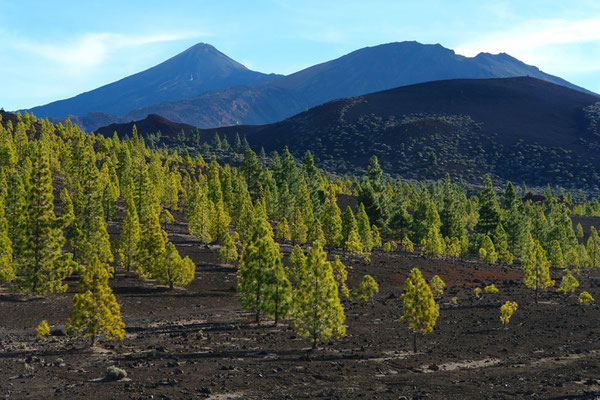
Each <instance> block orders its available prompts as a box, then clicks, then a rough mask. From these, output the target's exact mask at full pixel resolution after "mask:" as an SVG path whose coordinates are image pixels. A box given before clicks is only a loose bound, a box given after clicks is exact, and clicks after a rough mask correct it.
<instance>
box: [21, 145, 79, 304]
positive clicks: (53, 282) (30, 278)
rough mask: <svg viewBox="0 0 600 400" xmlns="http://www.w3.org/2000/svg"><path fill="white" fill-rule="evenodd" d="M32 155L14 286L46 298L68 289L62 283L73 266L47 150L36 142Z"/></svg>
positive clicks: (27, 292)
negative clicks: (57, 210) (66, 249)
mask: <svg viewBox="0 0 600 400" xmlns="http://www.w3.org/2000/svg"><path fill="white" fill-rule="evenodd" d="M30 154H31V160H32V169H31V175H30V177H29V180H28V185H27V194H26V197H25V199H24V200H25V206H24V207H23V213H24V217H25V218H24V221H23V222H24V223H23V226H21V227H20V228H21V229H22V231H21V232H20V233H19V236H20V237H22V239H23V240H22V241H17V243H16V244H17V245H18V247H17V248H13V256H14V258H13V261H14V265H15V275H16V276H15V279H14V281H13V282H14V284H15V286H16V288H17V290H19V291H20V292H23V293H26V294H31V295H41V296H44V295H46V294H48V293H51V292H53V291H57V292H62V291H65V290H66V289H67V285H64V284H63V280H64V279H65V278H66V277H67V276H68V275H70V274H71V272H72V268H73V265H72V264H71V262H70V260H69V257H68V256H66V255H63V254H62V251H61V250H62V246H63V243H64V236H63V232H62V230H61V229H60V228H61V227H60V224H59V223H58V221H59V219H58V218H57V217H56V215H55V214H54V195H53V187H52V175H51V173H50V164H49V163H50V160H49V157H48V153H47V150H46V149H45V148H44V146H43V145H42V143H41V142H34V143H33V145H32V146H31V150H30ZM17 249H18V250H17ZM14 250H17V251H14Z"/></svg>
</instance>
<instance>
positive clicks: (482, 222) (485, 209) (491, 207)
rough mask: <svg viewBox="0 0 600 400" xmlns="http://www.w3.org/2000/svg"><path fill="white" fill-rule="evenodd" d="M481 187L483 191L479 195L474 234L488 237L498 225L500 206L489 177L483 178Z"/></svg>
mask: <svg viewBox="0 0 600 400" xmlns="http://www.w3.org/2000/svg"><path fill="white" fill-rule="evenodd" d="M483 186H484V189H483V191H481V193H479V221H477V224H476V225H475V232H478V233H482V234H484V235H489V234H490V233H492V232H494V231H495V230H496V227H497V226H498V224H499V223H500V206H498V200H497V199H496V193H495V192H494V187H493V185H492V180H491V179H490V177H489V176H486V177H485V180H484V182H483Z"/></svg>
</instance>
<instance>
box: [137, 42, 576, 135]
mask: <svg viewBox="0 0 600 400" xmlns="http://www.w3.org/2000/svg"><path fill="white" fill-rule="evenodd" d="M516 76H531V77H536V78H539V79H543V80H546V81H549V82H554V83H557V84H559V85H563V86H566V87H571V88H573V89H577V90H581V91H585V89H582V88H579V87H577V86H575V85H572V84H570V83H569V82H567V81H565V80H563V79H561V78H558V77H555V76H552V75H548V74H546V73H544V72H542V71H540V70H539V69H538V68H536V67H533V66H530V65H527V64H524V63H523V62H521V61H519V60H517V59H515V58H513V57H511V56H509V55H507V54H504V53H502V54H498V55H492V54H488V53H481V54H479V55H477V56H476V57H472V58H469V57H464V56H461V55H458V54H456V53H454V51H452V50H449V49H446V48H444V47H442V46H441V45H439V44H436V45H423V44H420V43H417V42H401V43H389V44H384V45H380V46H375V47H366V48H363V49H360V50H356V51H354V52H352V53H350V54H347V55H345V56H343V57H340V58H338V59H335V60H332V61H328V62H325V63H322V64H318V65H315V66H312V67H310V68H306V69H304V70H302V71H299V72H296V73H294V74H291V75H287V76H283V77H279V78H276V79H272V80H269V81H264V82H261V83H258V84H255V85H251V86H248V87H234V88H229V89H223V90H218V91H213V92H207V93H205V94H203V95H200V96H197V97H193V98H189V99H185V100H181V101H178V102H165V103H159V104H154V105H151V106H148V107H142V108H138V109H136V110H133V111H132V112H130V113H129V114H128V115H127V117H128V118H130V119H142V118H144V117H145V116H146V115H148V114H150V113H155V114H160V115H163V116H164V117H166V118H168V119H170V120H173V121H178V122H185V123H188V124H192V125H195V126H198V127H203V128H208V127H215V126H227V125H236V124H266V123H272V122H276V121H279V120H282V119H284V118H287V117H290V116H292V115H294V114H297V113H299V112H302V111H304V110H305V109H307V108H310V107H314V106H316V105H319V104H322V103H324V102H326V101H330V100H334V99H339V98H343V97H350V96H357V95H362V94H366V93H372V92H377V91H380V90H385V89H390V88H394V87H398V86H404V85H410V84H415V83H421V82H428V81H436V80H445V79H456V78H469V79H471V78H503V77H516ZM157 103H158V102H157Z"/></svg>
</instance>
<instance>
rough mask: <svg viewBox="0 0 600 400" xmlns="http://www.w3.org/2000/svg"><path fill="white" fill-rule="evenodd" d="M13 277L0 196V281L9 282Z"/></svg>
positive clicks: (10, 253)
mask: <svg viewBox="0 0 600 400" xmlns="http://www.w3.org/2000/svg"><path fill="white" fill-rule="evenodd" d="M14 278H15V269H14V265H13V250H12V242H11V241H10V238H9V236H8V222H7V221H6V217H5V216H4V202H3V198H2V197H0V281H4V282H10V281H12V280H13V279H14Z"/></svg>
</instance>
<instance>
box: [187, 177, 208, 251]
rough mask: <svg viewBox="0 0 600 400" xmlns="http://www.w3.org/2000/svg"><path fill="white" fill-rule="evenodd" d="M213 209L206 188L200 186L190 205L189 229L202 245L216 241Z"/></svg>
mask: <svg viewBox="0 0 600 400" xmlns="http://www.w3.org/2000/svg"><path fill="white" fill-rule="evenodd" d="M213 208H214V205H213V204H212V202H211V201H210V199H209V198H208V193H207V189H206V186H205V185H200V186H199V187H198V188H196V193H195V195H194V196H193V198H192V199H191V204H189V205H188V220H189V224H188V229H189V231H190V233H191V234H192V235H194V236H196V238H198V240H200V242H202V243H210V242H212V241H213V240H214V237H213V235H212V233H213V232H214V229H213V222H214V221H213V218H212V217H213Z"/></svg>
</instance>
